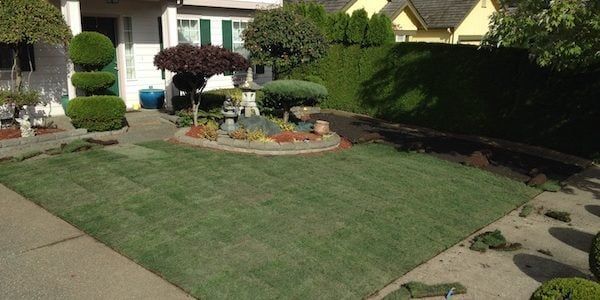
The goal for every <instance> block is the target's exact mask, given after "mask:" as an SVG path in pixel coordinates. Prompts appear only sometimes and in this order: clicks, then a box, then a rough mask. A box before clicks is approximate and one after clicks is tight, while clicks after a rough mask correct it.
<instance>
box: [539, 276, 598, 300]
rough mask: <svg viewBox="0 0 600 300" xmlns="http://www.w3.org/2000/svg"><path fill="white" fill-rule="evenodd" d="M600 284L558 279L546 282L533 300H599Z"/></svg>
mask: <svg viewBox="0 0 600 300" xmlns="http://www.w3.org/2000/svg"><path fill="white" fill-rule="evenodd" d="M598 297H600V284H598V283H596V282H593V281H591V280H587V279H583V278H556V279H552V280H549V281H546V282H544V283H543V284H542V286H540V287H539V288H538V289H537V290H536V291H535V292H534V293H533V295H531V300H549V299H578V300H597V299H598Z"/></svg>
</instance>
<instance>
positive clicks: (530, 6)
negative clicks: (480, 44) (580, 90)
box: [484, 0, 600, 70]
mask: <svg viewBox="0 0 600 300" xmlns="http://www.w3.org/2000/svg"><path fill="white" fill-rule="evenodd" d="M484 42H485V44H487V45H492V46H506V47H518V48H526V49H529V51H530V52H531V53H532V54H533V55H534V56H535V58H536V61H537V63H538V64H539V65H541V66H550V67H553V68H555V69H557V70H585V69H586V68H588V67H594V66H598V64H599V63H600V51H599V49H600V1H597V0H522V1H518V2H516V7H515V9H514V10H513V9H511V10H510V11H509V10H500V11H499V12H497V13H495V14H494V15H493V16H492V19H491V22H490V31H489V32H488V34H487V35H486V38H485V41H484Z"/></svg>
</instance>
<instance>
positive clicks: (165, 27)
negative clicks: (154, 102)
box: [161, 1, 179, 108]
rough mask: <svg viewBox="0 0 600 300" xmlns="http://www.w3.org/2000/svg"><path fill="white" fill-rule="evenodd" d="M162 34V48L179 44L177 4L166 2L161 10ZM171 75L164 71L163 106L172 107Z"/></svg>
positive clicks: (172, 87) (173, 93)
mask: <svg viewBox="0 0 600 300" xmlns="http://www.w3.org/2000/svg"><path fill="white" fill-rule="evenodd" d="M161 19H162V32H163V37H162V38H163V46H164V48H169V47H174V46H177V44H179V36H178V34H177V4H176V3H175V2H174V1H167V3H166V4H165V6H163V10H162V16H161ZM173 75H174V74H173V73H171V72H169V71H165V98H166V99H165V105H166V106H167V107H169V108H170V107H172V105H171V98H173V96H174V95H175V92H176V91H175V87H174V86H173Z"/></svg>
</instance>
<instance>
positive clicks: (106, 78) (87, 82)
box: [71, 72, 117, 95]
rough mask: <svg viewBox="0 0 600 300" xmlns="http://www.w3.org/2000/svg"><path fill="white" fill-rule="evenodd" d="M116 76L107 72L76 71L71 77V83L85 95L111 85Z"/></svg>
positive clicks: (97, 92) (101, 90)
mask: <svg viewBox="0 0 600 300" xmlns="http://www.w3.org/2000/svg"><path fill="white" fill-rule="evenodd" d="M115 81H117V77H116V76H115V75H114V74H112V73H109V72H77V73H75V74H73V76H72V77H71V82H72V83H73V85H74V86H75V87H76V88H78V89H81V90H83V91H85V93H86V94H87V95H91V94H99V93H102V92H103V91H104V90H106V89H108V88H109V87H111V86H112V85H113V84H114V83H115Z"/></svg>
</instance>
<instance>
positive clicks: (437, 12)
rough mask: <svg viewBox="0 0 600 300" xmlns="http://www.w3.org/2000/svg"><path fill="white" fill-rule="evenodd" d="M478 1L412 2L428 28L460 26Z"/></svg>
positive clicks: (438, 0) (420, 0)
mask: <svg viewBox="0 0 600 300" xmlns="http://www.w3.org/2000/svg"><path fill="white" fill-rule="evenodd" d="M476 2H478V0H412V3H413V4H414V6H415V8H416V9H417V11H418V12H419V14H420V15H421V17H423V19H424V20H425V23H427V26H428V27H429V28H448V27H456V26H458V25H460V22H462V21H463V20H464V18H465V17H466V16H467V14H468V13H469V12H470V11H471V9H472V8H473V7H474V6H475V3H476Z"/></svg>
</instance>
